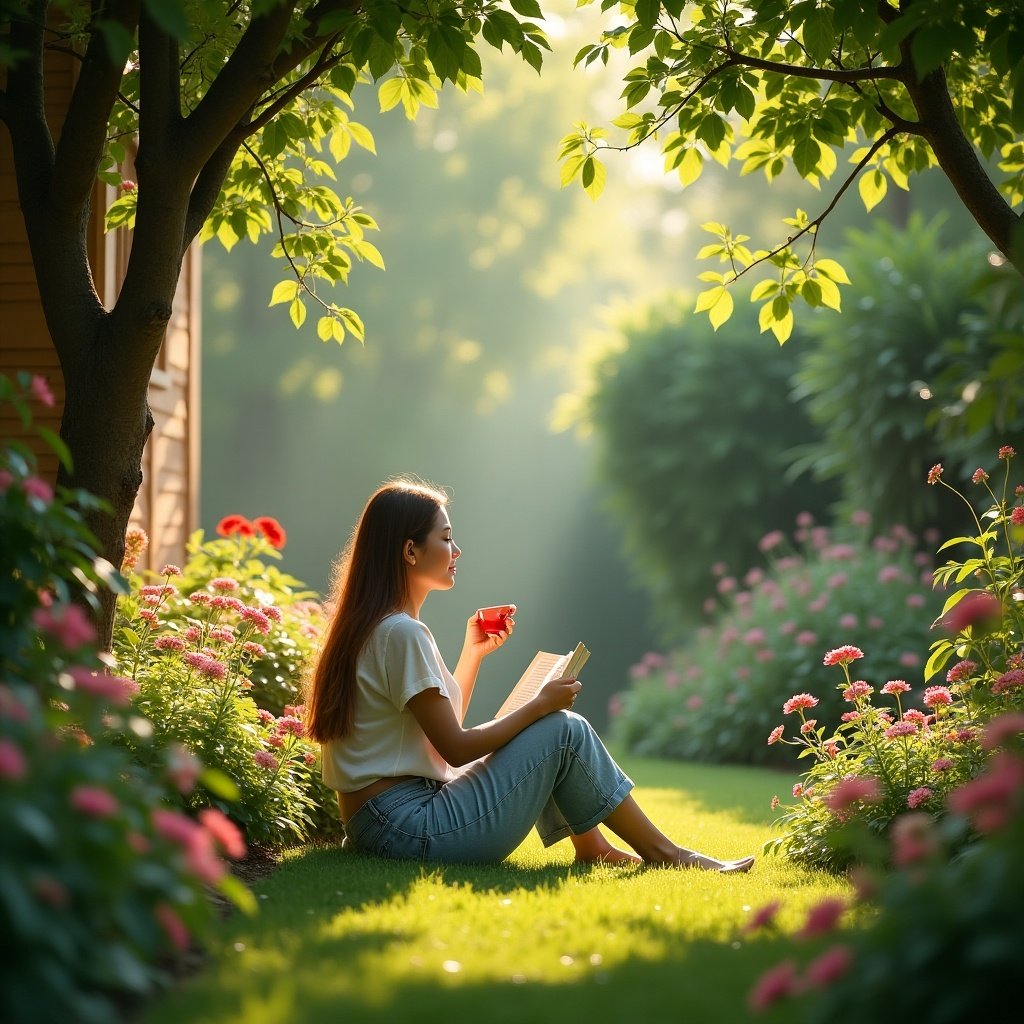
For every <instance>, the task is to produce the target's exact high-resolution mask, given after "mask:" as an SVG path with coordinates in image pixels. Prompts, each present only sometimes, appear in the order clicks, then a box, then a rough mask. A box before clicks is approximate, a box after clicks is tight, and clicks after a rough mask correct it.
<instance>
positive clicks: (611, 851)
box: [572, 828, 643, 864]
mask: <svg viewBox="0 0 1024 1024" xmlns="http://www.w3.org/2000/svg"><path fill="white" fill-rule="evenodd" d="M572 845H573V846H574V847H575V848H576V858H575V859H576V863H577V864H642V863H643V859H642V858H641V857H638V856H637V855H636V854H635V853H630V852H629V851H627V850H620V849H619V848H618V847H617V846H612V844H611V843H609V842H608V840H607V839H605V837H604V836H603V835H602V834H601V833H600V832H598V830H597V829H596V828H595V829H591V830H590V831H589V832H585V833H584V834H583V835H579V836H573V837H572Z"/></svg>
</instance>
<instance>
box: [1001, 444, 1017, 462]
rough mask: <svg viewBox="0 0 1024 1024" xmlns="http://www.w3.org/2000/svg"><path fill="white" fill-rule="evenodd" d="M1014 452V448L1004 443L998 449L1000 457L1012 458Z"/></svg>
mask: <svg viewBox="0 0 1024 1024" xmlns="http://www.w3.org/2000/svg"><path fill="white" fill-rule="evenodd" d="M1016 454H1017V452H1016V450H1015V449H1014V448H1012V447H1011V446H1010V445H1008V444H1004V445H1003V447H1002V448H1000V449H999V458H1001V459H1012V458H1013V457H1014V455H1016Z"/></svg>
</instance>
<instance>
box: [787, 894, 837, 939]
mask: <svg viewBox="0 0 1024 1024" xmlns="http://www.w3.org/2000/svg"><path fill="white" fill-rule="evenodd" d="M845 910H846V903H845V901H844V900H840V899H836V898H835V897H831V896H830V897H826V898H825V899H823V900H822V901H821V902H820V903H818V904H816V905H815V906H813V907H811V909H810V912H809V913H808V915H807V920H806V921H805V922H804V926H803V928H801V929H800V931H799V932H797V933H796V934H797V937H798V938H802V939H810V938H814V937H815V936H816V935H825V934H826V933H828V932H830V931H832V929H833V928H835V926H836V924H837V923H838V922H839V918H841V917H842V916H843V913H844V912H845Z"/></svg>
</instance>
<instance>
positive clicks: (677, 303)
mask: <svg viewBox="0 0 1024 1024" xmlns="http://www.w3.org/2000/svg"><path fill="white" fill-rule="evenodd" d="M689 308H690V302H689V300H683V299H682V298H675V299H670V300H667V301H665V302H664V303H663V304H661V305H658V306H656V307H653V308H650V309H648V310H647V311H646V312H644V313H643V314H641V315H639V316H637V317H636V318H635V319H633V320H632V321H630V322H627V323H624V324H623V325H622V327H621V330H620V333H619V335H618V337H617V338H615V339H614V341H613V342H612V343H611V344H610V345H609V347H608V348H607V349H606V350H605V351H604V352H603V353H601V354H600V355H599V356H597V358H596V359H595V360H594V362H593V364H592V367H591V370H590V374H591V386H590V391H589V395H588V396H587V398H586V405H585V408H586V413H585V415H586V417H587V419H588V421H589V423H590V424H591V425H592V427H593V429H594V431H595V433H596V434H597V437H598V441H599V445H600V471H601V474H602V476H603V477H604V480H605V481H606V483H607V485H608V488H609V492H610V502H611V507H612V509H613V511H614V513H615V515H616V517H617V519H618V520H619V523H620V525H621V527H622V530H623V534H624V537H625V543H626V546H627V549H628V551H629V554H630V555H631V556H632V557H633V559H634V560H635V563H636V565H637V567H638V570H639V572H640V574H641V575H642V577H643V581H644V583H645V584H646V585H647V586H648V587H649V588H650V589H651V590H652V592H653V593H654V595H655V597H656V598H657V600H656V602H655V605H656V607H657V608H658V610H659V611H660V613H661V617H662V620H663V624H665V625H666V626H667V627H668V628H667V630H666V632H668V633H669V635H671V634H672V632H676V633H677V635H678V630H675V631H673V630H672V628H671V626H672V623H673V621H674V620H678V619H679V618H680V616H683V617H685V618H688V619H691V620H692V618H693V616H694V614H695V612H696V611H697V609H698V608H699V603H700V601H701V599H702V598H703V596H704V593H705V581H706V580H707V578H708V574H709V572H710V569H711V566H712V564H713V563H715V562H718V561H724V562H726V563H728V564H729V565H730V566H733V567H738V566H741V565H744V564H748V563H749V562H750V561H751V560H752V559H753V558H754V557H755V556H756V554H757V543H758V541H759V539H760V538H761V536H762V534H763V533H764V532H765V527H766V526H768V527H778V526H782V525H784V524H787V523H791V522H792V521H793V520H794V518H795V517H796V515H797V514H798V513H799V512H802V511H803V512H807V511H810V512H813V513H815V514H816V515H817V516H818V517H819V518H820V517H821V513H822V512H823V510H824V509H825V508H827V506H828V505H829V503H830V501H831V500H832V499H833V498H834V497H835V493H836V492H835V489H834V487H833V486H832V485H830V484H820V483H815V482H814V481H812V480H810V479H808V478H804V479H801V480H798V481H796V482H790V481H787V480H786V479H785V477H784V470H785V467H786V465H787V461H786V457H785V453H786V452H787V451H788V450H789V449H790V448H792V447H793V446H794V445H796V444H799V443H801V442H804V441H806V439H807V438H808V436H809V435H810V436H813V434H814V433H815V428H814V427H813V425H812V424H811V423H810V421H809V420H808V418H807V416H806V414H805V412H804V411H803V410H802V409H801V408H800V407H799V406H797V405H796V404H794V403H793V402H791V401H790V400H789V397H788V394H787V392H788V381H789V378H790V376H791V375H792V374H793V373H794V372H795V370H796V368H797V365H798V364H797V360H798V358H799V350H798V347H797V346H796V345H791V346H787V347H786V348H783V349H780V348H778V347H777V346H774V345H769V344H766V343H765V340H764V339H763V338H760V337H758V336H757V335H756V334H755V333H753V332H751V331H749V330H747V329H746V328H744V327H743V326H742V325H741V324H739V323H737V322H735V321H732V322H730V323H728V324H726V325H724V326H723V327H722V328H721V329H720V330H719V331H718V332H717V333H715V332H714V331H713V330H712V328H711V327H710V326H709V325H708V323H707V322H706V320H704V319H703V318H700V317H697V316H694V315H692V314H690V313H689ZM726 466H732V467H738V471H736V472H728V473H727V472H725V471H724V469H725V467H726Z"/></svg>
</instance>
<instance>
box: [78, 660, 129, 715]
mask: <svg viewBox="0 0 1024 1024" xmlns="http://www.w3.org/2000/svg"><path fill="white" fill-rule="evenodd" d="M68 674H69V675H70V676H71V678H72V679H73V680H74V681H75V689H76V690H80V691H81V692H83V693H89V694H92V696H93V697H96V698H98V699H99V700H103V701H107V702H108V703H110V704H113V705H115V706H116V707H121V708H123V707H127V706H128V704H130V703H131V699H132V697H134V696H135V694H137V693H138V692H139V684H138V683H137V682H135V680H134V679H122V678H121V677H120V676H106V675H102V674H100V675H97V674H96V673H95V672H92V671H90V670H89V669H87V668H72V669H69V672H68Z"/></svg>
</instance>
